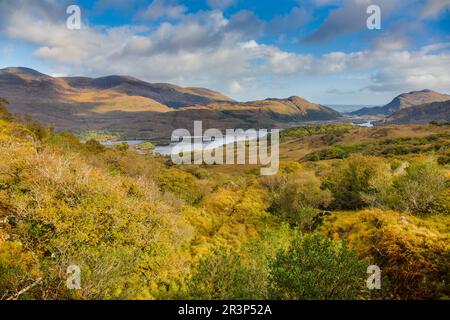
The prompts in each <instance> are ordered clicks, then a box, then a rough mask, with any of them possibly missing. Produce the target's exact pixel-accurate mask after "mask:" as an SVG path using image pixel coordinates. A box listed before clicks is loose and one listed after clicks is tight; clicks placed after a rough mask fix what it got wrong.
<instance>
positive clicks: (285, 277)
mask: <svg viewBox="0 0 450 320" xmlns="http://www.w3.org/2000/svg"><path fill="white" fill-rule="evenodd" d="M366 267H367V265H366V263H365V262H364V261H362V260H359V259H358V258H357V256H356V252H354V251H353V250H350V249H349V248H348V247H347V246H346V245H345V244H344V243H343V242H340V241H332V240H330V239H328V238H324V237H322V236H320V235H318V234H312V235H305V236H297V237H295V238H294V240H293V241H292V243H291V245H290V247H289V249H288V250H286V251H280V252H279V253H278V254H277V255H276V258H275V259H274V260H273V261H272V263H271V265H270V268H271V273H270V286H269V297H270V298H271V299H289V300H292V299H293V300H299V299H300V300H308V299H332V300H334V299H356V298H359V297H361V295H362V294H363V291H364V286H365V284H366V281H365V280H366V274H365V272H366Z"/></svg>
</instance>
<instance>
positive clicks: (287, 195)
mask: <svg viewBox="0 0 450 320" xmlns="http://www.w3.org/2000/svg"><path fill="white" fill-rule="evenodd" d="M274 191H275V192H274V200H273V203H272V206H271V208H270V210H271V211H272V212H274V213H276V214H278V215H281V216H284V217H293V216H297V214H298V212H299V211H300V210H302V209H306V208H325V207H327V206H328V205H329V204H330V202H331V193H330V192H329V191H328V190H323V189H322V188H321V181H320V179H319V178H317V177H316V176H315V174H314V173H312V172H302V173H296V174H289V175H286V176H282V177H279V178H278V181H277V185H276V187H275V190H274Z"/></svg>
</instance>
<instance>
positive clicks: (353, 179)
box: [327, 155, 391, 209]
mask: <svg viewBox="0 0 450 320" xmlns="http://www.w3.org/2000/svg"><path fill="white" fill-rule="evenodd" d="M390 184H391V169H390V166H389V165H388V164H387V163H386V161H384V160H383V159H381V158H375V157H364V156H361V155H355V156H352V157H350V158H348V159H346V160H344V161H342V163H340V165H339V166H338V167H337V168H336V170H335V171H334V172H333V173H332V175H331V177H330V179H329V181H328V182H327V186H328V187H329V188H330V190H331V191H332V192H333V196H334V202H333V206H334V207H337V208H342V209H358V208H362V207H364V206H365V205H366V204H367V202H368V200H367V199H368V198H374V197H378V196H380V195H384V194H385V193H386V190H387V189H386V188H388V187H389V186H390Z"/></svg>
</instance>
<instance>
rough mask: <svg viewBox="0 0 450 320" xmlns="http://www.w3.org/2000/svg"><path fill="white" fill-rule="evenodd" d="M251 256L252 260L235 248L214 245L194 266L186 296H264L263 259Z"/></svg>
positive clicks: (218, 297)
mask: <svg viewBox="0 0 450 320" xmlns="http://www.w3.org/2000/svg"><path fill="white" fill-rule="evenodd" d="M255 256H256V255H255V254H254V255H253V257H252V258H253V259H250V261H245V258H244V257H242V256H241V255H240V254H239V253H237V252H235V251H232V250H230V249H227V248H220V247H219V248H215V249H214V250H213V251H212V252H211V254H209V255H207V256H206V257H205V258H203V259H202V260H201V261H200V262H199V264H198V265H197V266H196V269H195V273H194V275H193V276H192V279H191V281H190V284H189V287H190V288H191V291H190V297H191V298H193V299H203V300H208V299H212V300H223V299H233V300H257V299H264V298H266V295H267V293H266V289H267V274H266V272H265V268H264V263H265V261H264V259H263V258H262V257H255ZM255 258H256V259H255ZM258 258H259V259H258Z"/></svg>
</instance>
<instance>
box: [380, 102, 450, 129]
mask: <svg viewBox="0 0 450 320" xmlns="http://www.w3.org/2000/svg"><path fill="white" fill-rule="evenodd" d="M431 121H438V122H441V121H450V99H449V100H448V101H444V102H432V103H426V104H422V105H419V106H413V107H409V108H404V109H402V110H399V111H397V112H395V113H394V114H392V115H390V116H389V117H387V118H385V119H383V121H382V123H383V124H420V123H429V122H431Z"/></svg>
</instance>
